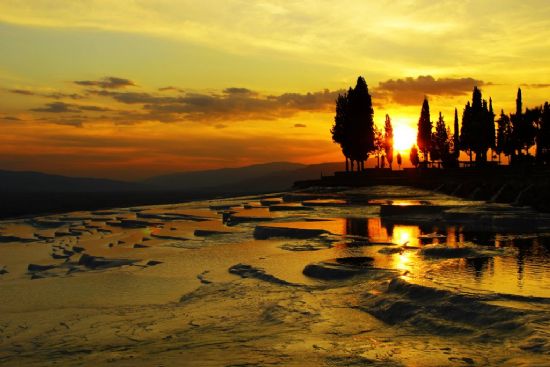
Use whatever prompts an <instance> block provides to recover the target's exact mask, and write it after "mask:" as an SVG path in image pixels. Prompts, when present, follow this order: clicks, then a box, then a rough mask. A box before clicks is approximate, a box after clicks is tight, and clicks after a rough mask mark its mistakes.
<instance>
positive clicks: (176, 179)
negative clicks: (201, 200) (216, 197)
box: [142, 162, 307, 192]
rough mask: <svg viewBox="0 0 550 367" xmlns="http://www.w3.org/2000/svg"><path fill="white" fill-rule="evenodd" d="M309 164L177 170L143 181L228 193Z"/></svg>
mask: <svg viewBox="0 0 550 367" xmlns="http://www.w3.org/2000/svg"><path fill="white" fill-rule="evenodd" d="M305 167H307V166H306V165H304V164H299V163H291V162H273V163H264V164H255V165H251V166H245V167H238V168H221V169H214V170H205V171H191V172H181V173H174V174H170V175H162V176H156V177H152V178H149V179H147V180H145V181H143V182H142V183H144V184H146V185H148V186H151V187H155V188H157V189H161V190H170V191H199V192H205V191H208V192H213V191H221V192H224V191H226V188H229V187H239V185H240V183H241V182H248V181H254V180H259V181H262V180H263V179H264V178H265V177H267V176H272V175H274V174H282V175H285V174H290V173H291V172H294V171H296V170H298V169H303V168H305ZM231 192H233V190H232V191H231Z"/></svg>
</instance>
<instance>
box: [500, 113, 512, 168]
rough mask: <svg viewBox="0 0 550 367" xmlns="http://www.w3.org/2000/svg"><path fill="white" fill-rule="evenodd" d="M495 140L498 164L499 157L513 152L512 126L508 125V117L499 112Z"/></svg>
mask: <svg viewBox="0 0 550 367" xmlns="http://www.w3.org/2000/svg"><path fill="white" fill-rule="evenodd" d="M497 125H498V129H497V140H496V149H495V150H496V153H497V154H498V161H499V162H500V155H501V154H504V155H505V156H507V157H508V156H510V155H511V154H512V152H513V150H514V145H513V142H512V124H511V123H510V117H508V115H506V114H505V113H504V110H501V112H500V117H499V119H498V120H497Z"/></svg>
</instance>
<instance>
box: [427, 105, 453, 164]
mask: <svg viewBox="0 0 550 367" xmlns="http://www.w3.org/2000/svg"><path fill="white" fill-rule="evenodd" d="M430 155H431V158H432V160H444V159H448V156H449V135H448V134H447V126H446V125H445V120H444V119H443V115H441V112H439V119H438V120H437V123H436V125H435V132H434V133H433V134H432V146H431V149H430Z"/></svg>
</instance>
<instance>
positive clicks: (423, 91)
mask: <svg viewBox="0 0 550 367" xmlns="http://www.w3.org/2000/svg"><path fill="white" fill-rule="evenodd" d="M489 84H490V83H486V82H484V81H483V80H478V79H474V78H470V77H465V78H438V79H436V78H434V77H433V76H431V75H421V76H418V77H416V78H413V77H407V78H403V79H390V80H387V81H384V82H380V83H379V84H378V87H377V88H376V89H375V93H376V95H377V96H378V97H379V98H381V99H389V100H390V101H392V102H395V103H398V104H402V105H419V104H421V103H422V99H423V98H424V96H443V97H456V96H461V95H465V94H468V93H470V92H471V91H472V89H473V88H474V87H475V86H478V87H482V86H484V85H489Z"/></svg>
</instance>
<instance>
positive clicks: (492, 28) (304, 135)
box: [0, 0, 550, 179]
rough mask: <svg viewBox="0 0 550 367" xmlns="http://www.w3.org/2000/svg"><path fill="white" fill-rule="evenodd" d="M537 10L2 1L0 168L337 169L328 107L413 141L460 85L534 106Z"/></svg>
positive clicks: (545, 55)
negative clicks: (351, 99)
mask: <svg viewBox="0 0 550 367" xmlns="http://www.w3.org/2000/svg"><path fill="white" fill-rule="evenodd" d="M549 19H550V2H548V0H523V1H517V0H503V1H483V0H477V1H464V0H460V1H433V0H407V1H395V0H392V1H381V0H378V1H365V0H357V1H346V0H341V1H323V0H316V1H268V0H266V1H242V0H223V1H222V0H219V1H209V0H204V1H190V0H189V1H188V0H147V1H146V0H142V1H139V0H110V1H108V0H87V1H75V0H28V1H20V0H19V1H18V0H2V1H1V2H0V50H2V51H1V53H0V140H1V143H0V169H10V170H36V171H42V172H48V173H57V174H65V175H72V176H95V177H110V178H117V179H139V178H145V177H149V176H153V175H157V174H162V173H171V172H177V171H184V170H196V169H208V168H217V167H235V166H242V165H247V164H252V163H261V162H270V161H294V162H303V163H320V162H328V161H339V160H343V157H342V155H341V153H340V149H339V147H338V146H337V145H335V144H333V143H332V142H331V138H330V133H329V129H330V126H331V125H332V122H333V115H334V100H335V98H336V96H337V95H338V93H339V92H341V91H342V90H343V89H347V88H348V87H349V86H351V85H354V84H355V81H356V79H357V77H358V76H359V75H362V76H364V77H365V79H366V81H367V83H368V85H369V89H370V91H371V94H372V95H373V98H374V103H375V116H374V118H375V122H376V123H377V124H378V125H379V126H382V124H383V122H384V117H385V114H386V113H388V114H390V116H391V117H392V121H393V124H394V128H395V129H396V130H397V131H402V132H404V133H405V134H408V135H409V136H410V138H411V139H414V138H415V136H414V135H415V133H416V123H417V121H418V116H419V114H420V107H421V103H422V99H423V97H424V95H427V96H428V98H429V101H430V107H431V112H432V119H433V120H434V121H435V120H436V118H437V113H438V112H439V111H442V112H443V114H444V117H445V120H446V122H447V123H448V124H452V121H453V111H454V108H455V107H458V109H459V113H461V110H462V108H463V106H464V104H465V103H466V101H467V100H468V99H469V98H470V95H471V90H472V88H473V86H474V85H477V86H479V87H480V88H481V89H482V92H483V96H484V98H487V99H488V98H489V97H492V98H493V105H494V108H495V110H496V111H498V112H500V109H501V108H504V110H505V111H507V112H510V111H512V110H513V108H514V100H515V96H516V91H517V88H518V87H521V88H522V90H523V99H524V105H527V106H535V105H540V104H542V103H543V102H544V101H545V100H550V93H549V92H550V21H549Z"/></svg>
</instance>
